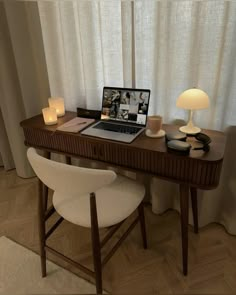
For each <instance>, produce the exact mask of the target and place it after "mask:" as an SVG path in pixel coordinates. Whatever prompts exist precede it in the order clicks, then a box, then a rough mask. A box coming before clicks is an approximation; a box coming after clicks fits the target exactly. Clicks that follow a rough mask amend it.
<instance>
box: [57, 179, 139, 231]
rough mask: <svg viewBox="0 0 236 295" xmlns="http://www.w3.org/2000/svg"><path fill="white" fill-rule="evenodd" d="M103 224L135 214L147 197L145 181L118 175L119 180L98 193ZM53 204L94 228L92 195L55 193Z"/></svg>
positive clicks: (64, 214)
mask: <svg viewBox="0 0 236 295" xmlns="http://www.w3.org/2000/svg"><path fill="white" fill-rule="evenodd" d="M95 194H96V204H97V213H98V225H99V227H100V228H101V227H108V226H111V225H114V224H117V223H119V222H120V221H122V220H124V219H125V218H127V217H128V216H129V215H130V214H132V213H133V212H134V211H135V209H136V208H137V207H138V205H139V204H140V203H141V201H142V199H143V198H144V194H145V188H144V186H143V185H142V184H140V183H138V182H136V181H134V180H132V179H129V178H127V177H124V176H120V175H118V176H117V178H116V180H115V181H114V182H112V183H111V184H110V185H107V186H105V187H103V188H101V189H99V190H97V191H96V192H95ZM53 205H54V207H55V209H56V211H57V212H58V213H59V214H60V215H61V216H62V217H64V219H66V220H68V221H70V222H72V223H74V224H77V225H81V226H84V227H91V220H90V196H89V194H84V195H70V196H68V195H65V193H60V192H58V191H56V192H54V194H53Z"/></svg>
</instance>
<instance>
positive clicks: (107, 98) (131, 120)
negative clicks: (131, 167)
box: [81, 87, 150, 143]
mask: <svg viewBox="0 0 236 295" xmlns="http://www.w3.org/2000/svg"><path fill="white" fill-rule="evenodd" d="M149 99H150V90H149V89H132V88H117V87H104V88H103V97H102V111H101V119H100V121H98V122H97V123H95V124H93V125H91V126H89V127H88V128H87V129H85V130H83V131H82V132H81V134H83V135H89V136H95V137H100V138H105V139H110V140H115V141H121V142H126V143H131V142H132V141H133V140H134V139H135V138H136V137H137V136H138V135H139V134H140V133H142V131H143V130H144V129H145V127H146V123H147V115H148V107H149Z"/></svg>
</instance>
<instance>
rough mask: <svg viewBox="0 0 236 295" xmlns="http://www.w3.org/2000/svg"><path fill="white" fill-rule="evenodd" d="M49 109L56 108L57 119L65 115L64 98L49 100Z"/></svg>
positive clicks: (51, 98)
mask: <svg viewBox="0 0 236 295" xmlns="http://www.w3.org/2000/svg"><path fill="white" fill-rule="evenodd" d="M48 103H49V107H52V108H55V109H56V112H57V117H62V116H64V115H65V105H64V99H63V98H62V97H50V98H49V99H48Z"/></svg>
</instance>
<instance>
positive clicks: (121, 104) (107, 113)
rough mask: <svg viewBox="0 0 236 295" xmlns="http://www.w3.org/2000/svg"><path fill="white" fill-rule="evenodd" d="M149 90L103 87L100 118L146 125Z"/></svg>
mask: <svg viewBox="0 0 236 295" xmlns="http://www.w3.org/2000/svg"><path fill="white" fill-rule="evenodd" d="M149 98H150V90H148V89H132V88H115V87H104V88H103V99H102V113H101V119H102V120H112V121H118V122H128V123H133V124H138V125H141V126H146V122H147V114H148V106H149Z"/></svg>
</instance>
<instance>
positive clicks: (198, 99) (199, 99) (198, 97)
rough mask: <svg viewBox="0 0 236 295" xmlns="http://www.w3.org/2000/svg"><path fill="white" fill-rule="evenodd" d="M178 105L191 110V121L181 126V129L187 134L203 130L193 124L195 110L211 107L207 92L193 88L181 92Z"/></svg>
mask: <svg viewBox="0 0 236 295" xmlns="http://www.w3.org/2000/svg"><path fill="white" fill-rule="evenodd" d="M176 106H177V107H179V108H182V109H186V110H189V111H190V114H189V122H188V124H187V125H186V126H182V127H180V128H179V129H180V131H182V132H184V133H187V134H196V133H199V132H200V131H201V129H200V128H199V127H196V126H194V124H193V120H192V119H193V110H199V109H206V108H208V107H209V97H208V95H207V94H206V92H204V91H202V90H200V89H197V88H193V89H188V90H186V91H184V92H183V93H181V94H180V96H179V97H178V99H177V102H176Z"/></svg>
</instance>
